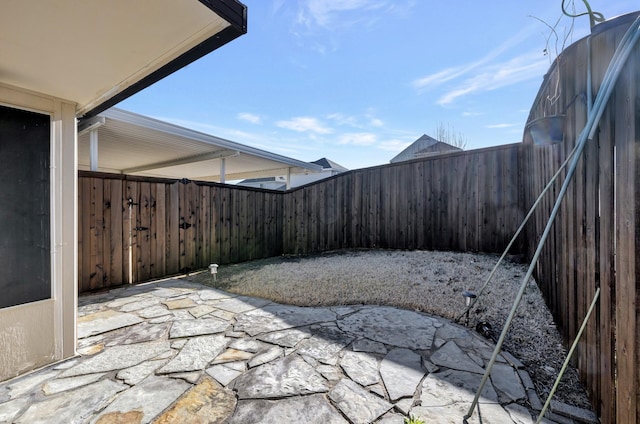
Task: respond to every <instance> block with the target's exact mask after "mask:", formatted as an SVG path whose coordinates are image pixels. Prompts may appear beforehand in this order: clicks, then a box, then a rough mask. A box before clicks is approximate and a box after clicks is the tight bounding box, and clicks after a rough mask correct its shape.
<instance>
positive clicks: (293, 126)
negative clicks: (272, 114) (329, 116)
mask: <svg viewBox="0 0 640 424" xmlns="http://www.w3.org/2000/svg"><path fill="white" fill-rule="evenodd" d="M276 126H278V127H280V128H285V129H288V130H292V131H298V132H310V133H316V134H331V133H332V132H333V130H332V129H331V128H329V127H327V126H324V125H323V124H322V123H321V122H320V121H318V119H316V118H312V117H309V116H298V117H296V118H291V119H289V120H286V121H278V122H276Z"/></svg>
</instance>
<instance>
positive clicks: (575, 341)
mask: <svg viewBox="0 0 640 424" xmlns="http://www.w3.org/2000/svg"><path fill="white" fill-rule="evenodd" d="M599 296H600V287H598V290H596V294H595V295H594V296H593V300H592V301H591V306H589V311H587V315H586V316H585V317H584V320H583V321H582V325H581V326H580V331H578V335H576V339H575V340H574V341H573V344H572V345H571V349H570V350H569V353H568V354H567V358H566V359H565V360H564V363H563V364H562V369H561V370H560V374H558V377H556V381H555V383H553V387H552V388H551V392H549V396H548V397H547V401H546V402H545V403H544V406H543V407H542V411H540V415H538V419H537V420H536V424H539V423H540V421H542V418H543V417H544V414H545V412H547V408H549V404H550V403H551V398H552V397H553V395H554V394H555V393H556V389H557V388H558V384H560V380H561V379H562V376H563V375H564V372H565V371H566V370H567V366H568V365H569V361H570V360H571V356H572V355H573V351H574V350H576V347H577V346H578V341H579V340H580V337H581V336H582V332H583V331H584V328H585V327H586V326H587V321H588V320H589V317H590V316H591V313H592V312H593V308H595V307H596V302H597V301H598V297H599Z"/></svg>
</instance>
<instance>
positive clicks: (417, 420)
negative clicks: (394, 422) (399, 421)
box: [404, 415, 425, 424]
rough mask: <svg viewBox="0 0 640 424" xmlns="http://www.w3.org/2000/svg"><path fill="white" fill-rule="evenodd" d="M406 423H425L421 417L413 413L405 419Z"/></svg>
mask: <svg viewBox="0 0 640 424" xmlns="http://www.w3.org/2000/svg"><path fill="white" fill-rule="evenodd" d="M404 424H425V423H424V421H423V420H421V419H420V418H416V417H415V416H413V415H409V416H408V417H406V418H405V419H404Z"/></svg>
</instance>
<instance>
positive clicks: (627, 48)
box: [464, 16, 640, 422]
mask: <svg viewBox="0 0 640 424" xmlns="http://www.w3.org/2000/svg"><path fill="white" fill-rule="evenodd" d="M638 38H640V16H639V17H638V18H636V20H635V21H634V22H633V23H632V24H631V26H630V27H629V29H628V30H627V32H626V33H625V34H624V36H623V37H622V40H621V41H620V44H619V46H618V48H617V49H616V51H615V52H614V54H613V57H612V58H611V62H609V66H608V67H607V71H606V73H605V75H604V78H603V81H602V86H601V87H600V91H599V92H598V94H597V96H596V99H595V102H594V105H593V109H592V113H591V114H589V115H588V117H587V123H586V125H585V127H584V128H583V130H582V132H581V133H580V137H579V138H578V141H577V143H576V144H577V146H578V148H577V151H576V154H575V155H574V156H573V158H572V160H571V165H570V166H569V169H568V170H567V176H566V178H565V180H564V182H563V183H562V187H561V188H560V192H559V193H558V198H557V199H556V202H555V204H554V206H553V209H552V210H551V214H550V215H549V220H548V221H547V225H546V226H545V229H544V231H543V233H542V237H541V238H540V241H539V242H538V246H537V248H536V251H535V253H534V254H533V258H532V259H531V263H530V264H529V269H528V270H527V274H526V275H525V276H524V278H523V280H522V283H521V285H520V289H519V290H518V294H517V295H516V298H515V300H514V302H513V306H512V307H511V311H510V312H509V316H508V317H507V321H506V322H505V325H504V327H503V329H502V333H501V334H500V338H499V339H498V342H497V343H496V347H495V349H494V350H493V354H492V355H491V360H490V361H489V364H488V365H487V369H486V370H485V373H484V375H483V376H482V381H481V382H480V387H479V388H478V391H477V392H476V395H475V397H474V399H473V402H472V403H471V406H470V407H469V411H468V412H467V415H465V416H464V421H465V422H466V420H467V419H468V418H469V417H471V414H473V410H474V409H475V407H476V405H477V404H478V399H479V398H480V393H482V390H483V389H484V386H485V384H486V383H487V379H488V378H489V374H490V373H491V369H492V368H493V364H494V363H495V361H496V359H497V357H498V354H499V353H500V349H501V348H502V344H503V343H504V339H505V337H506V335H507V331H508V330H509V326H510V325H511V321H513V317H514V316H515V313H516V309H517V308H518V305H519V304H520V301H521V300H522V295H523V294H524V290H525V288H526V287H527V283H528V281H529V279H530V278H531V276H532V275H533V269H534V268H535V264H536V262H537V261H538V258H539V257H540V253H541V252H542V248H543V246H544V243H545V241H546V240H547V237H548V236H549V233H550V232H551V227H552V226H553V221H554V220H555V218H556V215H557V214H558V210H559V209H560V204H561V203H562V199H563V198H564V195H565V193H566V191H567V188H568V187H569V183H570V182H571V178H572V177H573V174H574V173H575V170H576V167H577V165H578V161H579V160H580V157H581V156H582V151H583V149H584V146H585V144H586V142H587V140H591V139H592V138H593V135H594V134H595V131H596V128H597V125H596V124H597V123H598V122H600V118H602V114H603V113H604V108H605V106H606V104H607V103H608V101H609V98H610V97H611V93H612V92H613V88H614V87H615V83H616V81H617V79H618V76H619V75H620V72H622V68H623V66H624V64H625V62H626V61H627V59H628V57H629V55H630V54H631V49H632V48H633V46H634V45H635V43H636V42H637V41H638Z"/></svg>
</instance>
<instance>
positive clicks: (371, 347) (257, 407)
mask: <svg viewBox="0 0 640 424" xmlns="http://www.w3.org/2000/svg"><path fill="white" fill-rule="evenodd" d="M78 303H79V308H78V316H79V317H80V318H79V320H78V334H79V341H78V346H79V352H81V355H82V356H79V357H77V358H73V359H71V360H68V361H65V362H63V363H59V364H56V365H53V366H51V367H47V368H45V369H43V370H40V371H37V372H34V373H31V374H28V375H25V376H21V377H18V378H16V379H13V380H10V381H7V382H4V383H0V422H15V423H99V424H106V423H124V422H127V423H129V422H132V423H144V422H154V423H157V424H161V423H162V424H164V423H173V422H230V423H247V422H256V423H281V422H323V423H335V424H344V423H350V424H354V423H370V422H376V423H382V424H395V423H398V424H400V423H403V422H404V418H405V417H407V416H409V415H413V416H415V417H417V418H421V419H423V420H425V422H429V423H431V422H434V423H447V422H451V423H454V422H455V423H460V422H462V417H463V416H464V415H465V414H466V413H467V411H468V408H469V405H470V403H471V401H472V399H473V397H474V395H475V391H476V390H477V388H478V386H479V384H480V380H481V378H482V375H483V373H484V369H485V366H486V363H487V362H488V360H489V358H490V356H491V352H492V350H493V345H492V344H491V343H490V342H488V341H486V340H484V339H483V338H481V337H480V336H478V335H477V334H476V333H475V332H474V331H472V330H470V329H467V328H465V327H462V326H459V325H456V324H453V323H452V322H450V321H448V320H446V319H443V318H438V317H433V316H429V315H426V314H423V313H418V312H413V311H408V310H403V309H398V308H392V307H375V306H362V305H360V306H336V307H330V308H305V307H299V306H288V305H278V304H274V303H273V302H271V301H267V300H263V299H255V298H250V297H245V296H237V295H233V294H229V293H225V292H223V291H220V290H216V289H212V288H208V287H205V286H201V285H197V284H193V283H190V282H186V281H184V280H178V279H169V280H165V281H162V282H158V283H148V284H142V285H138V286H131V287H126V288H119V289H116V290H112V291H110V292H107V293H101V294H96V295H91V296H83V297H81V298H80V299H79V302H78ZM505 358H508V359H505ZM521 367H522V365H521V363H520V362H519V361H518V360H517V358H513V357H512V356H511V355H506V354H505V355H500V356H498V361H497V362H496V364H495V365H494V368H493V371H492V373H491V378H490V379H489V380H488V382H487V385H486V386H485V389H484V391H483V393H482V396H481V398H480V404H479V411H480V415H478V411H476V412H475V413H474V415H473V416H472V417H471V418H470V419H469V421H468V422H469V423H479V422H483V423H490V422H496V423H507V424H510V423H523V422H530V421H531V418H530V417H534V416H536V415H537V413H536V411H535V410H534V409H535V407H540V405H539V404H540V400H539V399H538V397H537V394H536V392H535V388H534V387H532V386H533V385H532V384H531V381H530V378H528V374H527V373H526V371H525V370H523V369H518V368H521ZM534 405H535V407H534V408H533V409H531V407H532V406H534ZM565 409H566V408H565ZM571 413H573V412H571ZM479 416H481V417H482V421H480V419H479Z"/></svg>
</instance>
